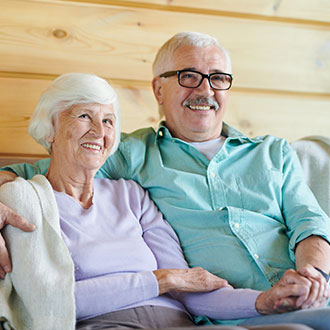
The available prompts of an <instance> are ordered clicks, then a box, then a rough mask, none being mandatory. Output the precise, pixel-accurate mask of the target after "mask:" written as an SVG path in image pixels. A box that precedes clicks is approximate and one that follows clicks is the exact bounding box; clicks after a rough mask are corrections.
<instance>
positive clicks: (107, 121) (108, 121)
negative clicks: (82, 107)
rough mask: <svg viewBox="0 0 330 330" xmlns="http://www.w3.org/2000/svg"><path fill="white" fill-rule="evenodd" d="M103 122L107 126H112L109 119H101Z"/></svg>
mask: <svg viewBox="0 0 330 330" xmlns="http://www.w3.org/2000/svg"><path fill="white" fill-rule="evenodd" d="M103 122H104V123H105V124H107V125H112V124H113V123H112V120H111V119H103Z"/></svg>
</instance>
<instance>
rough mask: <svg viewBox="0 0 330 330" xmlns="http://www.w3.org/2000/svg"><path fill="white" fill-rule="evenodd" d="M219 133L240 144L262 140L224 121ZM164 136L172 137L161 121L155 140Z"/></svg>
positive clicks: (164, 123)
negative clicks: (247, 134) (249, 135)
mask: <svg viewBox="0 0 330 330" xmlns="http://www.w3.org/2000/svg"><path fill="white" fill-rule="evenodd" d="M221 135H223V136H225V137H226V138H228V139H229V140H238V141H239V142H241V143H242V144H243V143H246V142H252V143H260V142H262V140H263V138H262V137H255V138H249V137H248V136H246V135H245V134H243V133H242V132H240V131H239V130H237V129H236V128H234V127H232V126H230V125H228V124H227V123H225V122H223V126H222V132H221ZM164 137H166V138H169V139H173V137H172V135H171V133H170V131H169V130H168V128H167V127H166V122H165V121H161V122H160V123H159V126H158V129H157V132H156V137H155V142H157V140H158V139H159V138H164Z"/></svg>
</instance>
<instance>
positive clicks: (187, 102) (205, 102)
mask: <svg viewBox="0 0 330 330" xmlns="http://www.w3.org/2000/svg"><path fill="white" fill-rule="evenodd" d="M201 104H203V105H209V106H213V107H214V110H215V111H217V110H218V109H219V103H218V102H216V101H214V100H213V99H211V98H209V97H197V98H193V99H187V100H185V101H184V102H183V105H184V106H185V107H187V106H190V105H201Z"/></svg>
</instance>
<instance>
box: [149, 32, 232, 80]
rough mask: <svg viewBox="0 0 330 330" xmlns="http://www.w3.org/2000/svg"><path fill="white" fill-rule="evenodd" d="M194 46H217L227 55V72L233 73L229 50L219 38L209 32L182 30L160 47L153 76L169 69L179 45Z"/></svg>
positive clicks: (153, 66) (154, 64) (153, 67)
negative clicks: (220, 42) (222, 44)
mask: <svg viewBox="0 0 330 330" xmlns="http://www.w3.org/2000/svg"><path fill="white" fill-rule="evenodd" d="M183 46H193V47H209V46H216V47H217V48H218V49H219V50H220V51H221V52H222V53H223V54H224V56H225V59H226V72H227V73H232V72H231V70H232V68H231V60H230V56H229V53H228V51H227V50H226V49H225V48H224V47H222V46H221V45H220V44H219V42H218V40H217V39H216V38H214V37H212V36H210V35H208V34H204V33H199V32H180V33H177V34H175V35H174V36H173V37H172V38H171V39H169V40H168V41H166V42H165V43H164V44H163V46H161V47H160V49H159V51H158V53H157V54H156V57H155V60H154V63H153V65H152V69H153V76H154V77H157V76H159V75H160V74H162V73H163V72H165V71H167V70H169V68H170V66H171V62H172V61H173V54H174V52H175V51H176V49H178V48H179V47H183Z"/></svg>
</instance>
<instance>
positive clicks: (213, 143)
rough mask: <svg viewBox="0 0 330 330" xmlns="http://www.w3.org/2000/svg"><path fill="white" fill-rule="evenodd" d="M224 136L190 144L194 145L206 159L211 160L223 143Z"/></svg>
mask: <svg viewBox="0 0 330 330" xmlns="http://www.w3.org/2000/svg"><path fill="white" fill-rule="evenodd" d="M225 140H226V137H225V136H220V137H219V138H216V139H213V140H209V141H204V142H191V143H189V144H190V145H191V146H193V147H195V148H196V149H197V150H198V151H199V152H200V153H202V154H203V155H204V156H205V157H206V158H207V159H208V160H211V159H212V158H213V157H214V156H215V155H216V154H217V153H218V151H219V150H220V149H221V148H222V146H223V144H224V143H225Z"/></svg>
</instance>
